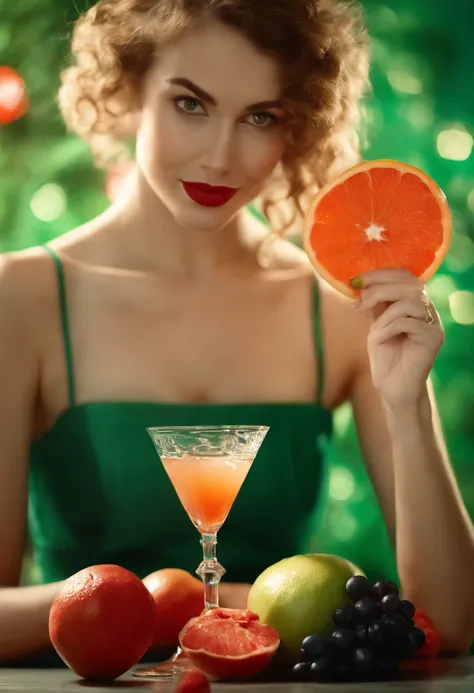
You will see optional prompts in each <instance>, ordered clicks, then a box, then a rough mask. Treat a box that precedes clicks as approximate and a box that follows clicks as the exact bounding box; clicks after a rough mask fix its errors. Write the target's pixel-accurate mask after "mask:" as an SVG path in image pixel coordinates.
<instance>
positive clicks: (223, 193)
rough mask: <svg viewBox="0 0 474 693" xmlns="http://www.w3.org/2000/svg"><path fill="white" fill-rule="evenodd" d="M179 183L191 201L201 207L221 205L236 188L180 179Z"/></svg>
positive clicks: (229, 197)
mask: <svg viewBox="0 0 474 693" xmlns="http://www.w3.org/2000/svg"><path fill="white" fill-rule="evenodd" d="M181 184H182V186H183V188H184V190H185V192H186V194H187V195H188V197H190V198H191V200H192V201H193V202H196V203H197V204H198V205H201V207H222V206H223V205H225V204H227V202H229V200H231V199H232V198H233V197H234V195H235V193H236V192H237V190H238V188H226V187H224V186H222V185H208V184H207V183H191V182H187V181H184V180H182V181H181Z"/></svg>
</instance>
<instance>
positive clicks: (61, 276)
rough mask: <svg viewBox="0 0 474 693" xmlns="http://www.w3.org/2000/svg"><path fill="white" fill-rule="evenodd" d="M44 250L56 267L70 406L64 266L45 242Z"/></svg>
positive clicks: (71, 381)
mask: <svg viewBox="0 0 474 693" xmlns="http://www.w3.org/2000/svg"><path fill="white" fill-rule="evenodd" d="M43 247H44V248H45V250H46V251H47V252H48V253H49V254H50V256H51V257H52V258H53V261H54V266H55V268H56V276H57V279H58V292H59V306H60V311H61V326H62V332H63V343H64V354H65V356H66V371H67V383H68V398H69V406H70V407H72V406H73V405H74V403H75V401H76V394H75V385H74V370H73V365H72V349H71V337H70V333H69V320H68V315H67V301H66V283H65V281H64V268H63V265H62V262H61V260H60V259H59V256H58V255H57V253H56V251H55V250H53V248H51V247H50V246H49V245H47V244H46V243H45V244H44V246H43Z"/></svg>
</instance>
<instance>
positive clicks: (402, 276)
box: [351, 268, 421, 289]
mask: <svg viewBox="0 0 474 693" xmlns="http://www.w3.org/2000/svg"><path fill="white" fill-rule="evenodd" d="M351 283H352V286H353V287H354V288H355V289H361V288H366V287H369V286H373V285H374V284H396V283H399V284H420V283H421V282H420V280H419V279H418V278H417V277H415V275H414V274H413V273H412V272H409V271H408V270H405V269H401V268H388V269H378V270H371V271H370V272H363V273H362V274H359V275H358V276H357V277H353V278H352V279H351Z"/></svg>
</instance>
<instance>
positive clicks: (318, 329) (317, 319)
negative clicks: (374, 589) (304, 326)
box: [313, 279, 325, 404]
mask: <svg viewBox="0 0 474 693" xmlns="http://www.w3.org/2000/svg"><path fill="white" fill-rule="evenodd" d="M319 294H320V291H319V282H318V280H317V279H315V280H314V282H313V324H314V342H315V348H316V356H317V361H318V363H317V367H318V392H317V402H318V404H321V401H322V398H323V394H324V373H325V368H324V350H323V330H322V325H321V301H320V295H319Z"/></svg>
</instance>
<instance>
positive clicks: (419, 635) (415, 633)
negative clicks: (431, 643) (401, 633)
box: [408, 626, 426, 652]
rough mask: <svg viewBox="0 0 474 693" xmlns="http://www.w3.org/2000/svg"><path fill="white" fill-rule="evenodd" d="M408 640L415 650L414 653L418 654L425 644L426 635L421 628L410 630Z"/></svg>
mask: <svg viewBox="0 0 474 693" xmlns="http://www.w3.org/2000/svg"><path fill="white" fill-rule="evenodd" d="M408 640H409V641H410V644H411V646H412V648H413V652H417V651H418V650H419V649H420V648H421V647H423V645H424V644H425V640H426V635H425V632H424V631H423V630H421V628H417V627H416V626H415V627H414V628H410V630H409V631H408Z"/></svg>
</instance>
